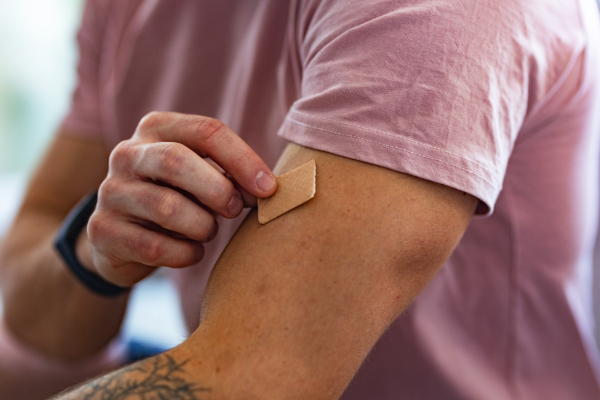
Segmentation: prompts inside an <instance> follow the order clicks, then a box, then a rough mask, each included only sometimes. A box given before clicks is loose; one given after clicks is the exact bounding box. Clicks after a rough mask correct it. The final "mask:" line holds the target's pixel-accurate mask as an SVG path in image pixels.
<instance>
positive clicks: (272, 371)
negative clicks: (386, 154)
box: [7, 114, 477, 399]
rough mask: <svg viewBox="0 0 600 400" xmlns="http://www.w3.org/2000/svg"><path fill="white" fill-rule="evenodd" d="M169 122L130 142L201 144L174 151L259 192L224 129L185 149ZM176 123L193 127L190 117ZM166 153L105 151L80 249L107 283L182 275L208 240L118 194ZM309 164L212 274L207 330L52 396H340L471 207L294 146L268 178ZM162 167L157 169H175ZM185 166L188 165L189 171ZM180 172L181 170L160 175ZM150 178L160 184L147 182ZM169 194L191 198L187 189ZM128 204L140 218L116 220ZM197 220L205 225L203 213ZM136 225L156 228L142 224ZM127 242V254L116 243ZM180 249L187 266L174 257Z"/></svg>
mask: <svg viewBox="0 0 600 400" xmlns="http://www.w3.org/2000/svg"><path fill="white" fill-rule="evenodd" d="M168 117H169V116H164V118H165V119H164V120H162V119H161V118H162V117H161V115H156V114H155V115H154V116H153V117H152V118H151V120H150V121H146V122H145V123H142V124H141V125H140V127H141V128H138V133H139V132H140V129H142V130H144V131H146V129H147V130H148V132H146V133H144V132H142V133H141V134H139V135H138V133H136V135H138V138H139V139H140V141H139V142H135V143H133V144H132V143H130V144H129V145H131V147H136V146H137V145H140V146H142V145H146V144H147V142H146V141H147V140H150V142H151V143H159V144H161V143H160V142H161V141H165V140H166V141H168V142H172V141H173V138H172V137H170V138H166V137H164V136H160V135H159V136H151V135H150V134H149V133H152V132H153V133H154V134H156V132H165V134H169V133H172V132H179V133H180V134H179V135H178V136H177V138H176V139H177V140H178V142H179V143H180V144H182V145H184V146H186V147H187V148H189V149H194V150H195V152H193V151H192V152H185V153H184V152H181V153H179V154H184V155H183V156H181V157H184V158H185V157H188V156H189V157H191V158H199V157H198V153H200V150H201V151H203V152H207V153H209V152H212V154H211V158H214V159H216V158H217V157H218V156H217V153H219V152H223V153H226V154H227V157H229V158H228V159H229V160H231V161H232V165H237V166H238V167H239V168H238V169H235V168H232V165H227V157H225V158H226V159H224V160H220V161H218V162H219V164H220V165H221V166H223V168H224V169H225V170H226V171H227V172H228V173H230V174H231V176H232V177H233V178H234V179H235V180H236V181H237V182H239V185H237V189H236V185H232V187H233V189H231V188H232V187H229V186H227V188H228V189H227V190H230V191H229V192H227V193H228V194H231V195H232V196H234V195H237V193H236V192H235V190H238V191H239V193H240V195H241V196H242V197H244V199H246V201H247V202H251V201H252V196H251V195H254V196H256V195H260V194H261V193H260V192H258V190H259V188H258V187H257V186H256V176H257V172H260V171H257V170H256V169H252V168H253V166H257V165H259V164H260V163H257V164H254V163H253V161H252V160H253V156H252V153H241V154H245V155H242V156H240V155H237V156H231V149H230V145H229V144H230V143H231V141H230V140H231V138H230V137H229V141H224V139H222V138H221V136H220V135H228V134H229V133H228V131H227V130H226V129H225V128H223V127H222V126H220V125H219V124H217V125H216V126H220V129H217V130H215V131H214V132H212V134H210V135H207V136H206V137H208V138H209V141H212V142H210V145H207V144H206V141H204V142H203V144H204V147H203V148H201V149H198V148H194V146H195V144H194V143H191V141H193V140H197V136H198V126H199V125H198V123H195V124H187V125H186V124H185V123H182V122H181V120H178V121H175V122H174V121H173V117H177V116H173V115H171V116H170V117H171V119H169V118H168ZM177 118H179V117H177ZM181 118H183V119H184V120H185V121H187V122H189V121H190V119H189V116H186V117H181ZM186 118H187V119H186ZM185 121H184V122H185ZM211 123H212V122H211ZM204 126H207V125H204ZM208 126H212V125H211V124H209V125H208ZM163 128H164V129H163ZM219 132H220V133H219ZM215 133H216V134H215ZM200 136H201V137H202V135H200ZM225 137H227V136H225ZM134 139H136V137H134ZM225 144H227V146H225ZM120 147H121V146H120ZM123 147H124V148H125V149H128V146H127V145H125V146H123ZM118 149H119V148H117V149H116V151H117V150H118ZM226 149H227V150H226ZM121 150H123V149H121ZM133 150H135V149H133ZM138 150H139V148H138ZM163 153H164V152H163ZM163 153H161V152H156V153H152V152H139V151H131V149H129V150H127V152H124V154H121V155H119V154H118V153H117V156H115V152H113V154H112V156H111V163H110V172H109V174H108V178H107V179H106V180H105V181H104V183H103V184H102V186H101V189H100V199H101V201H100V203H99V205H98V208H97V210H96V213H95V214H94V217H93V218H92V219H91V220H90V225H89V227H88V232H89V233H90V235H89V236H90V239H89V242H88V241H86V239H85V238H84V239H82V242H83V245H82V246H81V249H82V250H81V252H82V253H86V252H88V254H89V258H88V260H91V264H90V270H92V271H94V272H96V273H98V274H100V275H101V276H103V277H104V278H105V279H108V280H111V281H112V282H115V283H119V284H121V285H126V284H129V283H131V282H135V281H137V280H139V279H142V278H143V276H145V275H147V273H148V271H151V270H152V269H153V268H154V267H155V266H156V265H160V264H164V265H167V266H171V267H182V266H183V264H186V262H191V261H193V259H192V253H194V254H197V253H195V250H196V248H197V247H198V246H199V245H200V244H201V242H202V240H203V239H202V237H204V239H207V238H210V235H211V234H212V231H210V232H209V229H208V228H207V227H206V225H202V226H203V228H201V229H200V228H198V229H199V231H198V232H196V233H198V236H192V235H193V234H194V235H195V234H196V233H193V234H192V233H191V232H189V231H185V230H184V228H185V226H184V222H182V223H181V225H180V226H179V225H178V226H173V225H170V226H169V227H168V228H167V229H168V231H165V230H164V228H166V227H165V226H162V229H157V228H156V227H155V226H154V225H155V224H159V225H160V221H164V220H160V219H154V218H155V217H156V218H160V217H161V216H162V217H164V213H162V212H161V211H159V210H163V209H164V208H162V207H155V208H152V207H150V210H151V211H152V209H153V210H154V213H151V215H150V216H149V217H148V216H147V215H146V216H145V217H146V218H144V217H141V216H140V215H136V214H135V213H137V212H142V211H140V210H134V209H130V208H127V207H125V206H121V204H124V203H120V202H119V201H117V200H116V199H117V198H118V197H119V196H120V198H121V199H123V197H130V196H133V195H135V194H136V193H137V195H139V196H140V199H141V198H142V197H143V198H147V196H145V195H144V196H142V195H140V193H143V192H140V191H135V190H133V189H132V187H133V186H134V185H132V184H126V183H127V182H129V183H131V180H132V179H134V180H135V178H132V177H135V176H139V175H136V174H131V175H127V173H129V171H131V168H136V167H137V166H140V165H145V163H144V160H143V159H142V162H140V161H139V158H136V155H137V156H138V157H139V155H140V154H146V155H150V156H149V157H150V158H148V159H146V161H148V163H149V164H150V165H152V163H153V162H159V161H158V160H159V159H161V158H160V156H157V155H156V154H158V155H160V154H163ZM152 154H154V155H152ZM185 154H187V155H188V156H186V155H185ZM121 156H123V157H121ZM176 158H177V157H176ZM176 158H174V159H176ZM166 159H167V160H171V161H172V160H173V159H171V158H166ZM311 159H314V160H315V161H316V163H317V171H318V172H317V174H318V175H317V195H316V196H315V198H314V199H313V200H311V201H309V202H308V203H306V204H305V205H303V206H301V207H298V208H297V209H295V210H293V211H291V212H289V213H287V214H285V215H283V216H281V217H279V218H277V219H276V220H274V221H272V222H270V223H269V224H267V225H260V224H259V223H258V221H257V217H256V212H252V213H251V214H250V215H249V217H248V218H247V220H246V221H245V222H244V224H243V225H242V227H241V228H240V230H239V231H238V232H237V233H236V235H235V236H234V238H233V239H232V241H231V242H230V244H229V246H228V247H227V249H226V250H225V252H224V253H223V255H222V256H221V258H220V259H219V261H218V262H217V265H216V266H215V269H214V271H213V273H212V275H211V278H210V281H209V284H208V287H207V291H206V294H205V297H204V302H203V308H202V322H201V324H200V326H199V328H198V329H197V330H196V331H195V332H194V333H193V334H192V335H191V336H190V338H188V339H187V340H186V341H185V342H184V343H183V344H182V345H180V346H178V347H177V348H175V349H172V350H170V351H168V352H166V353H164V354H161V355H158V356H155V357H152V358H150V359H147V360H144V361H142V362H140V363H138V364H135V365H133V366H129V367H126V368H125V369H122V370H119V371H115V372H113V373H111V374H109V375H107V376H104V377H101V378H99V379H97V380H94V381H91V382H88V383H86V384H83V385H82V386H80V387H78V388H75V389H73V390H72V391H71V392H69V393H65V394H63V395H62V396H61V397H60V398H65V399H67V398H68V399H71V398H72V399H75V398H77V399H79V398H86V399H96V398H98V399H100V398H102V399H126V398H127V399H129V398H131V399H137V398H147V399H154V398H157V399H158V398H186V399H187V398H189V399H205V398H206V399H237V398H240V399H241V398H243V399H252V398H261V399H265V398H268V399H292V398H302V399H306V398H315V399H321V398H322V399H335V398H339V396H340V395H341V394H342V392H343V390H344V389H345V387H346V386H347V385H348V383H349V382H350V380H351V379H352V377H353V376H354V374H355V373H356V370H357V369H358V367H359V366H360V364H361V362H362V361H363V360H364V358H365V357H366V355H367V354H368V352H369V350H370V349H371V347H372V346H373V345H374V343H375V342H376V340H377V339H378V338H379V337H380V336H381V334H382V333H383V332H384V331H385V329H386V328H387V327H388V326H389V324H390V323H391V322H392V321H393V320H394V319H395V318H396V317H397V316H398V315H399V314H400V313H401V312H402V310H404V309H405V308H406V306H407V305H408V304H410V302H411V301H412V300H413V299H414V298H415V297H416V296H417V294H418V293H419V292H420V291H421V290H422V288H423V287H424V286H425V285H426V284H427V282H428V281H429V280H430V279H431V278H432V277H433V276H434V274H435V273H436V271H437V270H438V269H439V268H440V266H441V265H442V264H443V262H444V261H445V260H446V259H447V257H448V256H449V255H450V254H451V252H452V250H453V249H454V247H455V246H456V244H457V243H458V241H459V240H460V237H461V236H462V234H463V232H464V230H465V229H466V227H467V225H468V223H469V220H470V218H471V215H472V214H473V212H474V210H475V206H476V204H477V201H476V199H474V198H473V197H471V196H469V195H466V194H464V193H461V192H458V191H456V190H454V189H451V188H448V187H445V186H442V185H438V184H435V183H432V182H428V181H424V180H421V179H418V178H415V177H411V176H408V175H404V174H401V173H398V172H394V171H391V170H387V169H385V168H381V167H376V166H373V165H369V164H365V163H362V162H358V161H354V160H349V159H346V158H343V157H339V156H336V155H333V154H329V153H323V152H319V151H316V150H311V149H307V148H303V147H301V146H297V145H293V144H292V145H289V146H288V148H287V149H286V151H285V153H284V154H283V155H282V157H281V159H280V162H279V164H278V166H277V168H276V170H275V171H276V173H277V174H281V173H284V172H286V171H288V170H291V169H293V168H295V167H297V166H299V165H302V164H303V163H305V162H307V161H309V160H311ZM115 160H116V162H115ZM162 160H163V161H162V162H163V166H164V165H171V164H172V162H167V163H164V161H165V158H164V157H163V158H162ZM248 160H250V161H248ZM196 161H197V160H196ZM128 162H129V164H128ZM187 162H190V163H191V162H192V161H191V160H186V161H184V162H183V165H186V164H185V163H187ZM244 162H245V163H248V162H249V164H244V165H242V164H243V163H244ZM121 163H123V164H121ZM160 163H161V162H159V164H158V165H161V164H160ZM260 167H261V168H257V169H258V170H262V166H260ZM182 168H183V170H186V169H185V167H180V168H174V169H172V170H169V169H160V168H159V169H158V170H162V171H176V170H182ZM193 169H194V168H191V169H189V170H187V171H191V170H193ZM146 175H150V174H146ZM186 175H187V174H181V175H180V177H179V179H182V177H185V176H186ZM215 176H216V175H215ZM125 177H128V178H127V179H126V178H125ZM142 177H144V175H142ZM152 178H153V180H152V181H149V180H148V179H142V180H141V181H142V183H146V184H148V185H154V186H157V187H158V188H164V187H165V186H166V185H165V184H164V182H168V183H171V185H172V184H173V182H174V181H170V180H169V176H167V175H162V176H158V177H152ZM156 178H158V179H159V180H160V181H161V182H162V183H161V185H160V186H158V185H156V184H155V183H152V182H156ZM111 179H114V180H115V182H116V183H121V185H120V187H121V190H117V189H118V187H117V186H118V185H117V184H116V183H115V184H114V187H113V188H111V190H109V191H108V192H105V193H104V194H103V190H105V189H106V186H107V185H106V182H108V181H109V180H111ZM172 179H174V178H172ZM183 179H185V178H183ZM136 183H139V182H136ZM253 185H254V186H253ZM109 186H110V185H109ZM177 186H178V187H179V188H181V189H183V190H185V192H187V193H193V188H191V187H190V186H186V183H185V182H181V181H180V182H179V185H177ZM242 188H243V189H245V190H242ZM357 188H360V189H359V190H357ZM171 190H172V189H171ZM222 192H223V191H213V192H212V193H222ZM123 193H126V195H124V194H123ZM146 194H147V193H146ZM263 194H264V192H263ZM194 196H195V198H196V199H197V198H198V197H197V195H196V194H195V195H194ZM209 197H210V196H209ZM223 198H224V200H223ZM111 199H112V200H111ZM214 199H216V197H215V198H214ZM219 199H220V200H219V201H216V203H215V204H217V205H215V206H214V207H215V209H213V212H218V213H225V210H226V209H227V208H226V203H225V201H229V200H230V198H228V196H222V197H221V198H219ZM121 201H123V200H121ZM124 202H125V203H126V200H125V201H124ZM192 203H194V204H195V205H196V206H197V203H195V202H192ZM154 204H160V202H158V203H154ZM179 204H183V203H179ZM205 204H206V203H205ZM220 207H221V208H220ZM223 207H224V208H223ZM140 208H143V207H140ZM197 208H198V209H201V210H205V209H204V208H202V207H199V206H197ZM211 208H212V207H211ZM123 210H125V211H124V212H125V214H126V215H127V213H129V214H128V215H129V216H130V217H137V219H136V218H123V214H122V212H123ZM119 211H120V212H119ZM146 212H147V211H146ZM190 212H191V211H190V208H189V207H188V208H186V207H184V206H182V207H181V208H177V207H175V209H174V210H173V209H171V210H170V213H169V215H171V217H170V218H169V221H170V223H173V221H184V220H185V218H177V216H178V215H179V216H182V215H189V213H190ZM179 213H181V214H179ZM195 213H196V214H195V217H197V218H201V217H200V215H201V213H200V212H199V211H198V210H196V211H195ZM104 218H107V219H109V220H110V218H112V220H111V221H112V224H117V223H121V224H127V223H128V224H131V225H132V226H131V229H133V228H139V229H145V230H146V231H147V232H144V234H145V233H148V232H149V233H151V234H157V235H162V236H161V241H162V243H160V244H158V245H156V246H157V247H156V248H158V249H160V251H152V252H145V251H144V249H146V248H147V247H146V246H139V245H137V246H136V245H135V240H137V239H136V238H138V239H139V238H141V235H140V234H139V233H140V231H137V234H136V235H135V236H130V237H129V239H128V240H124V238H123V237H121V238H120V239H119V240H114V241H113V239H114V238H115V237H116V236H117V233H116V229H115V230H110V229H107V228H103V227H105V226H111V224H109V223H100V222H99V221H102V220H103V219H104ZM139 218H141V219H142V220H143V221H148V220H150V221H153V222H154V224H150V225H148V224H140V222H139ZM163 223H166V222H163ZM95 224H98V226H97V227H94V225H95ZM133 225H135V226H133ZM150 227H151V228H152V230H150V229H148V228H150ZM202 235H207V236H202ZM139 240H142V242H143V241H144V239H143V238H142V239H139ZM111 243H114V244H112V245H111ZM122 243H130V244H131V246H129V247H125V248H121V247H119V246H122ZM171 244H172V246H171ZM111 246H112V247H111ZM150 248H154V247H152V246H150ZM86 249H88V250H86ZM182 249H184V250H185V251H186V252H187V256H188V257H189V258H188V259H187V261H185V260H184V257H183V256H182V255H181V254H175V253H181V252H182ZM115 254H116V255H117V256H115ZM84 255H85V254H83V255H82V259H83V258H84V257H83V256H84ZM150 255H151V256H152V257H150ZM161 257H164V259H163V258H161ZM169 257H172V258H169ZM157 260H160V261H161V262H158V261H157ZM182 260H183V261H182ZM162 261H168V262H164V263H163V262H162ZM171 261H172V263H171ZM7 321H8V320H7ZM11 328H12V329H13V331H17V330H16V329H14V328H13V327H12V326H11ZM63 334H67V335H68V334H69V333H68V332H63ZM41 336H43V335H41ZM176 396H179V397H176Z"/></svg>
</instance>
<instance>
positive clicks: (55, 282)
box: [0, 210, 127, 361]
mask: <svg viewBox="0 0 600 400" xmlns="http://www.w3.org/2000/svg"><path fill="white" fill-rule="evenodd" d="M61 222H62V215H60V214H57V213H52V212H50V211H39V212H36V211H33V210H27V211H26V212H24V213H22V214H21V215H20V216H19V218H18V219H17V221H16V223H15V225H14V226H13V228H12V229H11V231H10V233H9V235H8V236H7V237H6V239H5V240H4V243H3V245H2V250H0V263H1V265H2V268H1V269H0V271H1V276H0V282H1V284H2V287H1V289H2V295H3V299H4V316H3V318H4V320H5V323H6V325H7V327H8V329H10V331H11V332H12V333H13V334H14V335H15V336H16V337H18V338H19V339H20V340H21V341H22V342H24V343H25V344H27V345H28V346H30V347H31V348H32V349H34V350H37V351H38V352H40V353H41V354H43V355H45V356H46V357H48V358H51V359H59V360H64V361H76V360H79V359H83V358H86V357H87V356H90V355H92V354H94V353H96V352H97V351H99V350H100V349H102V348H103V347H104V346H105V345H106V344H107V343H108V342H109V341H110V340H111V339H112V338H113V337H114V336H115V335H116V334H117V332H118V331H119V327H120V325H121V321H122V318H123V315H124V312H125V307H126V302H127V296H120V297H119V298H114V299H108V298H102V297H100V296H97V295H95V294H93V293H91V292H90V291H89V290H88V289H86V288H85V287H84V286H82V285H81V283H79V282H78V281H77V280H76V279H75V278H74V277H73V276H72V274H71V273H70V271H68V269H67V268H66V267H65V265H64V264H63V261H62V260H61V259H59V257H58V255H57V253H56V251H55V250H54V247H53V242H54V238H55V235H56V232H57V230H58V227H59V226H60V224H61Z"/></svg>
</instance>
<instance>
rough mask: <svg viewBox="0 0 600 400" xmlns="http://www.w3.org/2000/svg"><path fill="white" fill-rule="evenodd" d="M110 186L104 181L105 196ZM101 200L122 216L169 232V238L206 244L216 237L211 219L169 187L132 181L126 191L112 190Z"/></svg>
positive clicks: (202, 210) (211, 216)
mask: <svg viewBox="0 0 600 400" xmlns="http://www.w3.org/2000/svg"><path fill="white" fill-rule="evenodd" d="M113 184H114V183H111V182H110V181H109V182H105V183H104V184H103V187H102V191H101V193H102V194H106V189H107V187H106V186H107V185H108V186H110V185H113ZM123 186H124V185H123ZM108 190H109V192H110V190H111V189H110V188H108ZM102 201H103V202H104V203H105V204H104V205H105V206H106V207H108V208H109V209H112V210H118V213H119V214H121V215H124V216H129V217H134V219H140V220H143V221H150V222H153V223H154V224H156V225H158V226H160V227H162V228H164V229H166V230H168V231H171V232H172V233H171V234H170V235H171V236H172V237H175V238H188V239H192V240H195V241H208V240H211V239H212V238H214V236H215V234H216V229H217V224H216V221H215V218H214V216H213V215H211V214H210V213H209V212H208V211H206V210H205V209H203V208H202V207H200V206H198V205H197V204H196V203H194V202H193V201H192V200H190V199H188V198H187V197H186V196H184V195H183V194H181V193H179V192H177V191H176V190H174V189H171V188H167V187H162V186H157V185H154V184H152V183H146V182H141V181H132V182H129V183H128V185H127V190H126V191H118V190H114V194H113V195H112V196H106V197H105V198H103V199H102Z"/></svg>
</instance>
